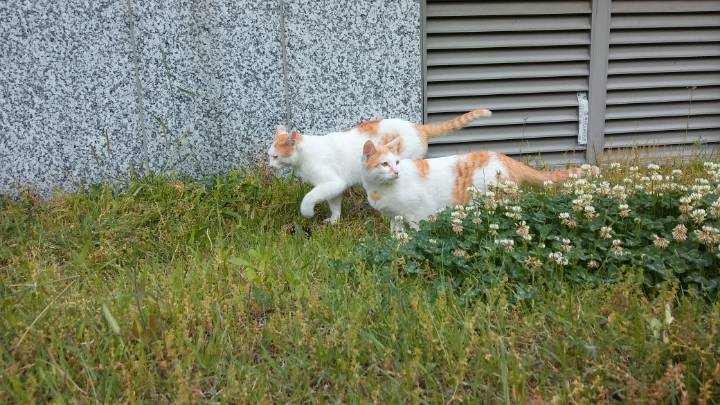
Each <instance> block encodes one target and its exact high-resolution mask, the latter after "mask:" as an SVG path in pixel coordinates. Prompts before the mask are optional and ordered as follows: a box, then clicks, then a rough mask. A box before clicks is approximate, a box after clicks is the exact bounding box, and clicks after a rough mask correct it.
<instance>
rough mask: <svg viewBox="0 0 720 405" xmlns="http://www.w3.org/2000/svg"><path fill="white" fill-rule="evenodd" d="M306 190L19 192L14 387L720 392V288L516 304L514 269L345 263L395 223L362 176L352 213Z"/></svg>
mask: <svg viewBox="0 0 720 405" xmlns="http://www.w3.org/2000/svg"><path fill="white" fill-rule="evenodd" d="M306 191H307V187H306V186H303V185H301V184H299V183H297V182H296V181H294V180H279V179H275V178H274V177H273V176H272V175H270V174H269V173H267V172H265V171H262V170H257V171H253V172H248V173H240V172H235V173H230V174H228V175H226V176H223V177H219V178H217V179H216V180H215V181H214V182H213V183H211V184H204V183H200V182H196V181H181V180H178V179H171V178H159V177H150V178H145V179H138V180H134V181H132V183H131V184H130V185H129V186H128V187H127V188H126V189H124V190H123V191H119V192H114V191H113V190H112V189H110V188H109V187H107V186H97V187H93V188H91V189H89V190H86V191H83V192H79V193H75V194H58V195H56V196H55V197H53V198H52V199H51V200H49V201H46V202H42V201H39V200H37V199H36V198H34V197H33V196H32V195H31V194H25V195H24V197H23V198H21V199H20V200H4V201H3V202H1V203H0V238H1V241H2V243H0V311H1V312H0V347H1V348H0V367H1V368H2V373H0V402H2V403H8V402H11V403H13V402H28V403H32V402H50V401H55V402H59V403H62V402H137V401H144V402H173V403H175V402H179V403H182V402H233V403H250V402H253V403H254V402H261V403H269V402H280V403H282V402H368V401H376V402H413V403H416V402H447V403H449V402H460V401H464V402H503V403H528V402H529V403H541V402H560V403H565V402H569V401H573V402H580V403H589V402H596V401H604V402H614V401H631V402H671V403H685V402H687V401H692V402H694V401H697V402H701V403H702V402H703V401H705V402H707V401H710V402H713V401H717V398H718V396H720V390H719V389H718V386H720V365H719V362H718V357H719V356H720V355H719V353H720V348H719V347H718V342H719V341H720V305H719V304H718V303H717V302H708V301H706V300H702V299H696V298H690V297H687V296H684V295H681V294H678V293H677V291H676V289H673V288H668V289H667V290H664V291H662V292H661V293H659V294H657V295H655V296H647V295H646V294H644V293H643V292H642V287H641V284H640V277H638V276H637V275H634V274H632V273H630V274H628V275H627V276H626V277H625V279H624V280H623V281H622V282H621V283H619V284H616V285H613V286H609V287H603V288H598V289H591V288H586V287H583V286H573V285H568V286H567V288H564V289H562V290H561V292H560V293H557V292H553V293H550V292H548V293H546V294H540V295H539V296H538V297H537V298H536V299H535V300H533V301H532V302H531V303H524V304H521V305H513V304H511V303H509V302H508V301H507V299H506V296H507V295H506V294H505V291H503V288H502V286H500V287H498V288H497V289H496V290H493V291H488V292H487V293H486V294H485V296H484V298H483V299H482V300H476V301H472V302H467V301H466V300H462V299H461V295H462V291H457V289H456V288H454V286H453V280H452V279H450V278H448V277H443V276H442V275H438V274H425V275H423V276H421V277H409V276H406V275H402V274H399V273H397V272H394V271H392V270H388V271H380V270H378V269H374V268H371V267H369V266H362V265H359V266H358V267H357V268H354V269H352V270H351V271H337V270H332V269H331V268H329V267H328V265H327V261H328V259H338V258H344V257H347V256H348V255H349V254H350V252H351V251H352V249H353V247H354V246H355V245H356V244H357V243H358V242H359V241H360V240H361V239H363V238H380V237H384V236H385V235H386V233H387V225H386V224H385V223H384V221H383V220H382V218H380V217H379V216H378V215H377V214H376V213H374V212H373V211H372V210H370V209H369V208H368V207H367V204H366V203H365V202H364V196H363V195H362V193H361V192H359V191H351V192H350V193H349V194H350V195H349V198H347V199H346V201H345V202H344V207H343V208H344V212H345V214H344V218H343V219H342V220H341V223H340V224H339V225H337V226H334V227H329V226H323V225H320V223H319V219H314V220H305V219H302V218H301V217H300V216H299V214H298V212H299V202H300V200H301V198H302V195H303V194H304V193H305V192H306ZM327 214H328V213H327V211H326V208H324V207H323V208H322V210H321V212H320V213H319V217H320V218H322V217H324V216H327ZM293 223H297V224H298V225H300V226H303V225H304V226H305V227H306V228H307V231H308V233H309V234H310V235H309V236H307V235H305V233H304V232H299V229H300V226H297V227H296V229H298V232H295V233H294V234H292V233H291V232H290V231H289V229H288V228H289V226H288V225H289V224H293ZM666 311H669V314H671V316H672V317H673V319H674V320H673V321H672V322H671V323H668V322H667V320H668V318H667V315H666ZM658 322H660V325H661V327H660V328H658V326H657V325H658Z"/></svg>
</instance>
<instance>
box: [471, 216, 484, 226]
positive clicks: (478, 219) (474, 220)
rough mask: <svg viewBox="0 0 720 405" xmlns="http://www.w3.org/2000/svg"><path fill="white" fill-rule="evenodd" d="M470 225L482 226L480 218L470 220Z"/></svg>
mask: <svg viewBox="0 0 720 405" xmlns="http://www.w3.org/2000/svg"><path fill="white" fill-rule="evenodd" d="M472 223H473V224H475V225H480V224H482V219H481V218H480V217H474V218H473V219H472Z"/></svg>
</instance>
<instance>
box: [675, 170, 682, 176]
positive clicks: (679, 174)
mask: <svg viewBox="0 0 720 405" xmlns="http://www.w3.org/2000/svg"><path fill="white" fill-rule="evenodd" d="M682 174H683V171H682V170H680V169H673V171H672V175H673V176H682Z"/></svg>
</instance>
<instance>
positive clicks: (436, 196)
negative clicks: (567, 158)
mask: <svg viewBox="0 0 720 405" xmlns="http://www.w3.org/2000/svg"><path fill="white" fill-rule="evenodd" d="M394 143H395V142H394V141H393V142H390V143H389V144H387V145H384V146H376V145H375V144H373V143H372V142H366V143H365V145H364V147H363V155H362V159H361V161H362V183H363V187H364V188H365V191H366V192H367V196H368V201H369V202H370V205H371V206H372V207H373V208H375V209H377V210H378V211H380V212H382V213H383V214H384V215H386V216H389V217H390V228H391V229H392V230H393V231H395V230H398V229H399V228H400V227H401V226H402V224H399V223H397V222H396V220H395V217H402V218H403V220H404V221H407V222H408V223H409V224H410V225H411V226H413V227H414V226H417V223H418V222H419V221H420V220H422V219H424V218H427V217H429V216H430V215H432V214H434V213H436V212H438V211H441V210H442V209H443V208H446V207H452V206H456V205H465V204H467V203H468V202H469V201H470V198H471V194H470V190H469V188H470V187H475V188H477V189H478V190H480V191H481V192H483V191H485V190H486V189H487V183H488V182H489V181H497V180H498V179H499V180H512V181H515V182H516V183H530V184H543V183H544V182H545V181H547V180H550V181H553V182H561V181H564V180H566V179H567V178H568V177H569V176H570V174H571V173H576V174H580V173H581V170H580V169H577V168H575V169H568V170H556V171H541V170H535V169H533V168H531V167H529V166H527V165H525V164H523V163H521V162H518V161H517V160H514V159H512V158H510V157H508V156H505V155H503V154H502V153H495V152H488V151H482V152H472V153H468V154H464V155H454V156H446V157H441V158H435V159H424V160H412V159H403V158H402V157H400V156H398V154H397V153H396V152H395V151H394Z"/></svg>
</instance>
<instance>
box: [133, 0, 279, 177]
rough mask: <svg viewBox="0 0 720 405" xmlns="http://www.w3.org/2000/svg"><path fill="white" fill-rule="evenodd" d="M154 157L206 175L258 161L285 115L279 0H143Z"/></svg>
mask: <svg viewBox="0 0 720 405" xmlns="http://www.w3.org/2000/svg"><path fill="white" fill-rule="evenodd" d="M135 14H137V21H138V23H137V28H138V48H139V49H138V52H139V53H140V72H141V81H142V88H143V104H144V108H145V120H146V121H145V123H146V130H147V134H148V142H147V151H148V155H149V156H148V165H149V167H150V168H151V169H153V170H155V171H167V170H178V171H179V172H181V173H185V174H190V175H193V176H196V177H201V176H206V175H211V174H215V173H219V172H223V171H226V170H228V169H230V168H233V167H237V166H239V165H241V164H248V163H251V162H252V161H253V160H254V159H255V158H256V157H258V156H259V155H261V154H262V156H263V158H264V150H265V146H266V145H267V144H268V143H269V141H270V137H272V135H273V130H274V128H275V126H276V125H277V124H278V122H279V120H280V119H281V117H282V115H283V113H284V106H285V98H284V95H283V77H282V64H281V63H280V62H281V46H280V31H279V29H278V25H279V14H278V9H277V4H276V3H275V2H274V1H264V0H243V1H230V0H226V1H220V0H208V1H189V0H185V1H183V0H175V1H162V0H150V1H136V2H135Z"/></svg>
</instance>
